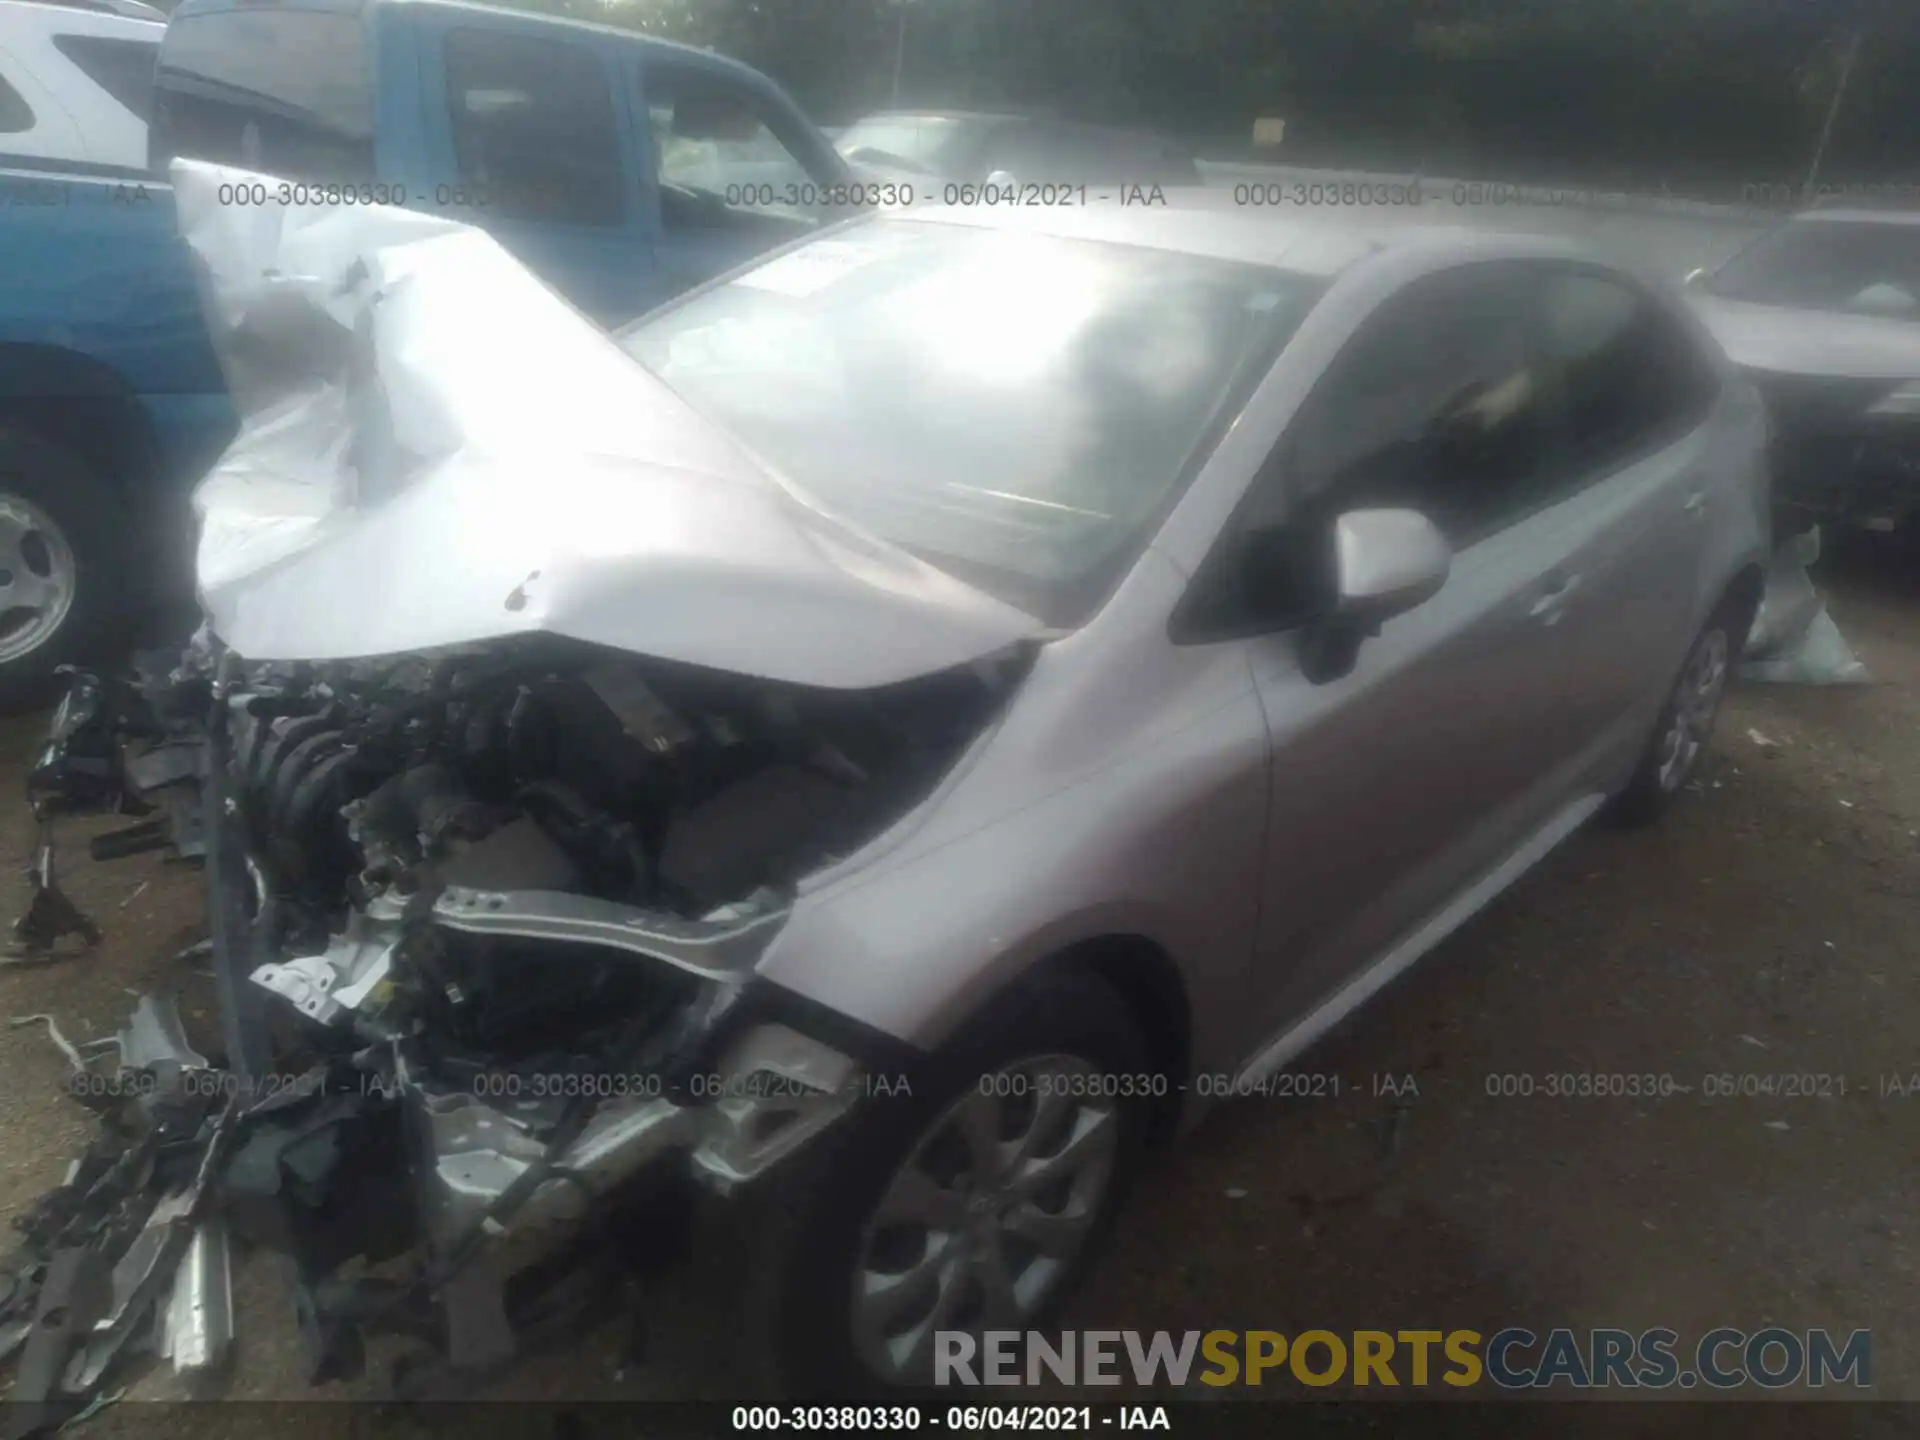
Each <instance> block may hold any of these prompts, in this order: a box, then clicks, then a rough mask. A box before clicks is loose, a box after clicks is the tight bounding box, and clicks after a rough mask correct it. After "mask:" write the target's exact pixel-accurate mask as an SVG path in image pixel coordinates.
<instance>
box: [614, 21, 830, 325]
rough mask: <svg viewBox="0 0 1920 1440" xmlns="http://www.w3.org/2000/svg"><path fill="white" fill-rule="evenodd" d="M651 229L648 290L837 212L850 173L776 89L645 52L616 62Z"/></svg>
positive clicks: (788, 236)
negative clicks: (623, 71)
mask: <svg viewBox="0 0 1920 1440" xmlns="http://www.w3.org/2000/svg"><path fill="white" fill-rule="evenodd" d="M627 83H628V85H629V87H630V91H629V100H628V104H629V107H630V109H631V111H632V114H633V116H634V121H635V134H636V135H637V136H638V137H639V148H640V149H641V150H642V152H643V154H642V160H641V166H642V171H641V182H640V189H639V197H640V202H641V206H642V209H643V213H644V216H645V223H646V224H647V225H648V227H649V229H650V231H651V233H652V236H653V253H654V257H655V260H656V265H655V269H654V273H653V276H652V284H653V287H654V289H653V293H652V299H653V300H654V301H661V300H665V299H667V298H669V297H670V296H672V295H675V294H678V293H679V292H680V291H682V290H686V289H690V288H691V287H693V286H695V285H698V284H700V283H702V282H703V281H706V280H710V279H712V278H713V277H714V276H716V275H721V274H724V273H725V272H726V271H728V270H731V269H733V268H734V267H735V266H737V265H742V264H745V263H746V262H747V261H748V260H751V259H752V258H753V257H754V256H755V255H758V254H761V253H762V252H764V251H767V250H771V249H774V248H775V247H777V246H780V245H785V244H787V243H789V242H790V241H793V240H796V239H799V238H801V237H802V236H804V235H806V234H808V233H809V232H811V231H813V230H815V229H818V228H819V227H820V226H821V225H822V224H824V223H826V222H827V221H829V220H831V219H835V218H838V216H839V213H841V212H843V211H844V209H845V207H846V205H847V203H848V196H849V193H850V189H851V188H854V187H850V185H849V181H850V178H851V177H850V175H849V173H848V171H847V169H846V167H845V165H844V163H843V162H842V161H841V160H840V158H839V156H838V155H837V154H835V153H834V151H833V148H832V146H831V145H829V144H828V143H827V141H826V139H825V138H824V137H823V136H821V135H820V133H819V132H818V131H817V130H815V129H813V127H812V126H811V125H810V124H809V123H808V122H807V120H806V119H805V118H804V117H803V116H802V115H801V114H800V112H799V111H798V110H797V109H795V108H794V106H793V103H792V102H791V101H789V100H787V99H786V98H785V97H784V96H783V95H782V94H781V93H780V92H779V91H778V90H777V89H775V88H774V87H773V86H772V85H771V84H770V83H767V82H765V81H764V80H761V81H758V82H757V83H756V81H755V80H754V79H751V78H748V77H747V76H743V75H742V74H741V73H740V72H739V67H736V66H732V65H728V64H725V63H721V62H717V61H716V62H706V61H703V60H701V59H699V58H697V57H688V58H681V57H678V56H671V57H669V56H652V55H650V56H648V57H646V58H645V59H643V60H640V61H638V62H637V63H633V64H630V65H629V66H628V68H627Z"/></svg>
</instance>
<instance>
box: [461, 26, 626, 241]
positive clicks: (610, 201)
mask: <svg viewBox="0 0 1920 1440" xmlns="http://www.w3.org/2000/svg"><path fill="white" fill-rule="evenodd" d="M446 47H447V103H448V104H449V105H450V106H452V109H453V143H454V153H455V156H456V158H457V160H458V162H459V166H460V178H461V180H462V181H464V182H465V183H467V184H469V185H472V186H474V187H475V188H476V189H478V190H481V191H483V192H484V193H485V194H486V195H487V197H488V199H487V203H488V205H489V207H490V208H491V209H492V210H493V211H494V213H495V214H498V215H501V216H503V217H506V218H508V219H518V220H540V221H545V222H548V223H550V224H563V225H618V224H619V223H620V222H621V220H622V219H623V218H624V217H625V215H626V184H625V176H624V171H623V170H622V168H621V164H620V138H619V134H618V132H617V131H616V130H615V128H614V112H613V96H612V93H611V91H610V90H609V89H608V86H607V74H606V69H605V67H604V66H603V65H602V63H601V59H600V56H599V55H597V54H596V53H595V52H594V51H592V50H589V49H587V48H586V47H584V46H580V45H573V44H569V43H567V42H565V41H559V40H534V39H528V38H526V37H524V36H519V35H506V34H501V33H500V32H498V31H493V30H450V31H448V32H447V40H446Z"/></svg>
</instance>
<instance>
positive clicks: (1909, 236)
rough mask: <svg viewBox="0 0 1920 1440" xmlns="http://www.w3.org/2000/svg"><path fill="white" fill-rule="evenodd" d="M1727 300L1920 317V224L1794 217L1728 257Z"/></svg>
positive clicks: (1720, 290)
mask: <svg viewBox="0 0 1920 1440" xmlns="http://www.w3.org/2000/svg"><path fill="white" fill-rule="evenodd" d="M1707 289H1708V290H1709V291H1710V292H1711V293H1713V294H1715V295H1719V296H1723V297H1724V298H1726V299H1728V300H1751V301H1756V302H1758V303H1761V304H1768V305H1803V306H1806V307H1808V308H1810V309H1817V310H1850V311H1856V312H1859V313H1861V314H1874V315H1888V316H1892V317H1895V318H1899V319H1905V320H1914V319H1920V225H1910V224H1894V223H1885V224H1874V223H1872V222H1867V221H1846V220H1794V221H1790V222H1788V223H1787V224H1785V225H1782V226H1781V227H1780V228H1779V229H1777V230H1774V231H1771V232H1770V233H1768V234H1766V235H1763V236H1761V237H1760V238H1759V239H1758V240H1756V241H1754V243H1753V244H1752V245H1750V246H1749V247H1748V248H1747V249H1745V250H1743V251H1741V252H1740V253H1739V254H1738V255H1736V256H1734V257H1733V259H1731V260H1729V261H1728V262H1727V263H1726V265H1724V266H1723V267H1722V268H1721V269H1720V271H1719V273H1718V274H1716V275H1715V276H1714V277H1713V279H1712V280H1711V281H1710V282H1709V284H1708V286H1707Z"/></svg>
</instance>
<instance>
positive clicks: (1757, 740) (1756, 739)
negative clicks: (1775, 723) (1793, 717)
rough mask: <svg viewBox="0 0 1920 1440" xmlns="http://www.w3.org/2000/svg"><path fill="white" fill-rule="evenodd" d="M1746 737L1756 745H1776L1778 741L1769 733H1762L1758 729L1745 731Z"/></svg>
mask: <svg viewBox="0 0 1920 1440" xmlns="http://www.w3.org/2000/svg"><path fill="white" fill-rule="evenodd" d="M1747 739H1749V740H1751V741H1752V742H1753V743H1754V744H1756V745H1762V746H1771V745H1778V744H1779V743H1780V742H1779V741H1778V740H1775V739H1774V738H1773V737H1772V736H1770V735H1762V734H1761V733H1760V732H1759V731H1758V730H1749V731H1747Z"/></svg>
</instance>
